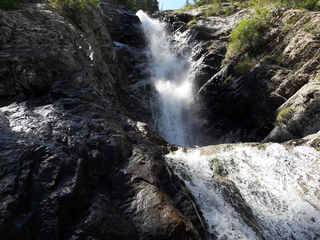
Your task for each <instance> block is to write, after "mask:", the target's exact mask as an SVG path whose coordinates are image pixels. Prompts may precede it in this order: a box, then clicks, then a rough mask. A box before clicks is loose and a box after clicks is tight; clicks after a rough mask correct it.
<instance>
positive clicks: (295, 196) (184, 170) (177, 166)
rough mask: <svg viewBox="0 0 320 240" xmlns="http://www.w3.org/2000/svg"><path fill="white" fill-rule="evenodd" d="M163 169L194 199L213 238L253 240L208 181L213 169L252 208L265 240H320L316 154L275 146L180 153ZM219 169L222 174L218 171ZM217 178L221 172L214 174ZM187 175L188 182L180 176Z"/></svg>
mask: <svg viewBox="0 0 320 240" xmlns="http://www.w3.org/2000/svg"><path fill="white" fill-rule="evenodd" d="M167 162H168V164H169V165H170V166H171V167H172V168H173V169H174V171H175V173H176V174H178V175H179V176H180V177H181V178H182V179H183V180H184V181H185V183H186V185H187V187H188V189H189V190H190V191H191V192H192V194H193V196H195V198H196V200H197V203H198V204H199V206H200V208H201V211H202V214H203V216H204V218H205V219H206V221H207V224H208V226H209V229H208V230H209V232H211V233H213V234H215V235H217V236H218V239H243V240H245V239H252V240H254V239H258V236H257V234H256V232H255V231H254V230H253V229H252V228H251V227H250V226H248V225H247V224H246V223H245V222H244V221H243V219H242V217H241V216H240V215H239V213H238V212H237V211H236V210H235V208H234V206H232V204H229V203H228V202H226V201H225V200H224V198H223V195H222V194H223V192H222V191H221V185H219V184H217V182H216V181H214V179H215V176H217V172H216V171H217V166H216V164H218V165H219V167H220V168H221V169H219V170H220V171H222V172H223V175H224V176H225V179H228V180H231V181H232V182H233V183H234V184H235V186H236V187H237V188H238V189H239V191H240V193H241V195H242V197H243V198H244V200H245V201H246V202H247V204H248V206H249V207H250V208H251V209H252V212H253V215H254V217H255V219H256V220H257V222H258V225H259V227H260V228H261V230H262V235H263V237H264V238H265V239H270V240H274V239H277V240H278V239H279V240H280V239H296V240H304V239H310V240H315V239H320V174H319V173H320V165H319V164H320V153H319V152H318V151H317V150H315V149H313V148H310V147H306V146H300V147H285V146H283V145H280V144H270V145H258V146H246V145H221V146H216V147H211V148H210V147H206V148H202V149H200V148H198V149H189V150H188V151H185V150H183V149H180V150H178V151H176V152H174V153H171V154H169V155H167ZM222 169H223V170H222ZM220 174H221V173H220ZM185 176H188V177H185Z"/></svg>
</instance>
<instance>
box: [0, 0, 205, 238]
mask: <svg viewBox="0 0 320 240" xmlns="http://www.w3.org/2000/svg"><path fill="white" fill-rule="evenodd" d="M132 23H134V24H136V27H132V25H131V24H132ZM128 24H129V25H130V26H128ZM0 28H1V32H3V33H4V34H1V37H0V62H1V63H0V69H3V70H2V72H1V73H3V74H1V77H0V84H1V89H2V90H1V91H0V98H1V100H0V106H1V107H0V120H1V121H0V166H1V173H0V186H1V190H0V196H1V207H0V235H1V238H2V239H116V238H118V239H205V233H204V232H205V231H204V228H203V226H202V224H201V216H200V215H199V214H198V212H197V209H196V207H195V205H194V203H193V200H192V197H191V196H190V195H189V193H188V192H187V190H186V189H185V188H184V187H183V183H182V182H181V181H180V180H179V179H177V178H176V177H175V176H174V174H173V173H172V172H171V170H170V169H169V168H168V167H167V166H166V164H165V161H164V159H163V156H162V155H163V153H164V152H167V151H168V149H167V148H168V147H169V148H170V146H167V143H166V142H165V141H164V140H163V139H161V138H160V137H159V136H157V135H156V133H155V132H153V131H152V130H151V129H150V128H148V127H147V125H144V127H142V126H141V124H140V125H139V124H138V123H137V122H136V121H133V120H131V117H132V116H131V113H133V111H132V109H130V108H129V107H128V106H129V105H127V104H128V103H129V102H130V101H132V102H134V101H135V104H136V105H140V104H142V103H143V101H142V100H139V99H138V97H136V100H133V99H135V96H132V97H131V95H130V94H128V95H127V96H123V94H124V93H123V92H122V90H123V89H126V87H127V88H128V89H129V90H126V91H127V92H128V93H130V91H132V90H130V86H129V85H124V86H121V87H120V85H121V84H123V83H127V81H128V82H130V81H132V82H136V81H138V79H137V78H136V76H138V75H139V72H137V73H135V74H134V75H135V76H134V77H132V78H131V79H126V80H125V81H124V80H123V78H126V77H127V76H129V75H130V74H132V72H134V70H133V69H134V68H135V64H138V63H140V59H139V58H138V59H137V60H132V61H131V59H130V56H131V55H122V56H120V54H121V53H122V52H121V51H122V50H123V49H124V48H136V49H137V52H138V48H137V45H138V44H140V43H141V41H142V42H143V40H142V39H141V35H142V34H141V32H139V22H138V20H137V18H136V17H135V16H134V15H133V14H132V13H130V12H128V10H126V9H124V8H123V7H119V5H116V4H114V3H112V2H111V1H108V0H105V1H102V3H101V8H99V9H91V11H88V12H86V13H81V14H80V13H73V14H72V15H70V16H69V18H68V17H66V15H65V14H62V13H61V12H59V11H57V10H56V9H53V8H52V7H51V6H49V5H46V4H32V3H29V4H21V8H20V10H17V11H10V12H5V11H2V10H0ZM128 29H129V30H130V29H131V30H132V31H129V30H128ZM113 41H117V42H118V43H119V44H122V48H119V47H118V46H119V44H118V45H117V44H116V43H113ZM140 56H143V55H140ZM132 82H131V84H132ZM121 98H128V99H127V100H126V101H125V100H123V101H120V100H119V99H121ZM127 108H128V109H127ZM141 109H143V107H141ZM146 115H147V114H140V115H139V114H137V115H135V116H133V117H137V118H138V117H140V116H143V117H141V118H147V117H146ZM139 128H140V129H141V130H140V129H139ZM142 128H143V129H142ZM142 130H143V131H142Z"/></svg>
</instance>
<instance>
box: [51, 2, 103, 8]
mask: <svg viewBox="0 0 320 240" xmlns="http://www.w3.org/2000/svg"><path fill="white" fill-rule="evenodd" d="M51 4H52V5H53V6H54V7H56V8H61V9H74V10H86V9H87V7H88V5H93V6H96V7H98V6H99V5H98V4H99V0H51Z"/></svg>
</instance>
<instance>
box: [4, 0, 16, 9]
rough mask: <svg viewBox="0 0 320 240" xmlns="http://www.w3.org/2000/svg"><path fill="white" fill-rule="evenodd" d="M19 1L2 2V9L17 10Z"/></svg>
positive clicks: (7, 0) (6, 0) (5, 0)
mask: <svg viewBox="0 0 320 240" xmlns="http://www.w3.org/2000/svg"><path fill="white" fill-rule="evenodd" d="M17 2H18V0H0V9H4V10H13V9H17V8H18V6H17Z"/></svg>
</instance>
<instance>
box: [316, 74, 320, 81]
mask: <svg viewBox="0 0 320 240" xmlns="http://www.w3.org/2000/svg"><path fill="white" fill-rule="evenodd" d="M316 80H317V81H318V82H320V73H318V76H317V78H316Z"/></svg>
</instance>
